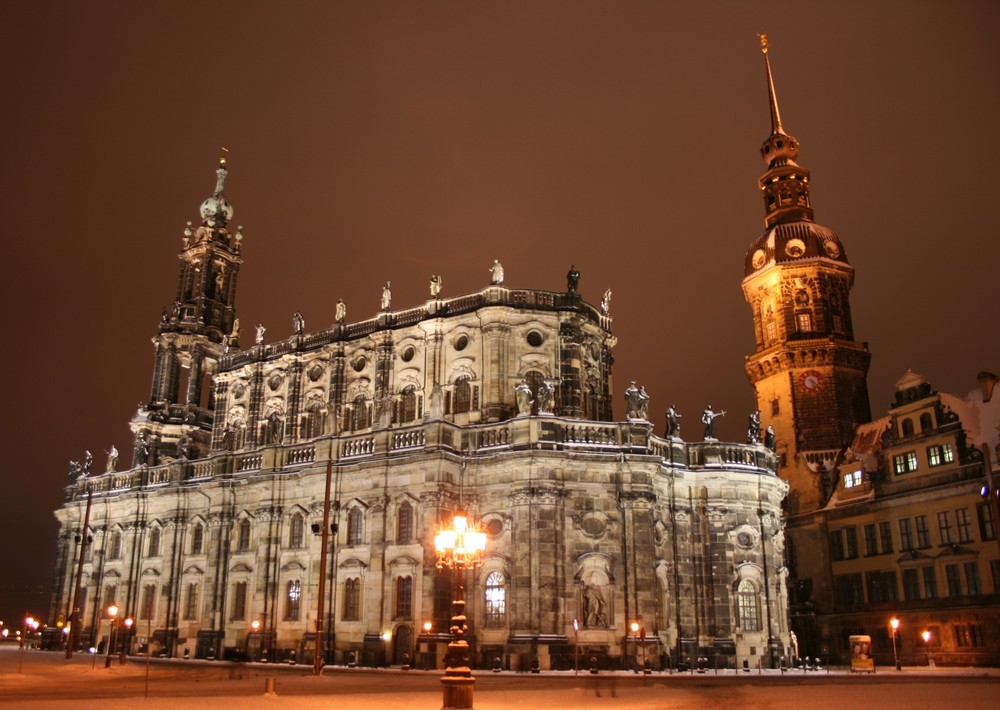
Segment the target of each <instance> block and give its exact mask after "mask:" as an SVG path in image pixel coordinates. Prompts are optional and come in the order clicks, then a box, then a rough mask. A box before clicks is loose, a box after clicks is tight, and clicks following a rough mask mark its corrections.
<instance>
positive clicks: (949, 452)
mask: <svg viewBox="0 0 1000 710" xmlns="http://www.w3.org/2000/svg"><path fill="white" fill-rule="evenodd" d="M954 461H955V450H954V449H953V448H952V447H951V444H941V445H940V446H928V447H927V462H928V463H929V464H930V465H931V466H941V465H942V464H946V463H954Z"/></svg>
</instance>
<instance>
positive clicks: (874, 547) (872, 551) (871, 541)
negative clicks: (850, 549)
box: [864, 525, 878, 557]
mask: <svg viewBox="0 0 1000 710" xmlns="http://www.w3.org/2000/svg"><path fill="white" fill-rule="evenodd" d="M864 533H865V555H866V556H868V557H871V556H872V555H877V554H878V540H877V538H876V537H875V526H874V525H865V527H864Z"/></svg>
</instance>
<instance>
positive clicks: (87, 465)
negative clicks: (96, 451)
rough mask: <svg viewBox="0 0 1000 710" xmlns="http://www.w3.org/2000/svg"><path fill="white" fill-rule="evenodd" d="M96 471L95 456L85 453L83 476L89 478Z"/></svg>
mask: <svg viewBox="0 0 1000 710" xmlns="http://www.w3.org/2000/svg"><path fill="white" fill-rule="evenodd" d="M93 470H94V455H93V454H92V453H90V452H89V451H84V452H83V475H84V476H89V475H90V473H91V471H93Z"/></svg>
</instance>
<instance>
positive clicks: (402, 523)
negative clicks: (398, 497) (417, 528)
mask: <svg viewBox="0 0 1000 710" xmlns="http://www.w3.org/2000/svg"><path fill="white" fill-rule="evenodd" d="M412 541H413V506H412V505H410V502H409V501H403V503H402V504H401V505H400V506H399V515H398V516H397V518H396V543H397V544H400V545H406V544H408V543H410V542H412Z"/></svg>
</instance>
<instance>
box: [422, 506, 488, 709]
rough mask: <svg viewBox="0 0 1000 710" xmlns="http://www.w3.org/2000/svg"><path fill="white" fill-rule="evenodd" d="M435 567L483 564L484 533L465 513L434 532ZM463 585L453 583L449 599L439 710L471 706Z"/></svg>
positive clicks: (459, 567) (470, 677) (471, 567)
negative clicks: (448, 631) (448, 639)
mask: <svg viewBox="0 0 1000 710" xmlns="http://www.w3.org/2000/svg"><path fill="white" fill-rule="evenodd" d="M434 549H435V550H436V551H437V567H438V569H444V568H445V567H447V568H448V569H454V570H457V571H458V572H459V576H460V575H461V572H462V571H463V570H467V569H474V568H476V567H479V566H480V565H482V564H483V555H484V554H485V552H486V533H485V532H483V531H482V530H480V529H479V527H478V526H476V525H471V526H470V525H469V519H468V516H466V515H465V514H464V513H456V514H455V517H454V518H453V520H452V524H451V527H447V528H445V527H442V528H441V529H440V530H438V532H437V535H435V536H434ZM464 591H465V590H464V589H463V587H462V585H461V583H458V584H456V585H455V599H454V601H452V603H451V636H452V640H451V643H449V644H448V666H447V668H445V671H444V676H442V678H441V685H442V688H443V691H444V704H443V706H442V710H448V709H449V708H471V707H472V686H473V685H474V684H475V682H476V679H475V678H473V677H472V669H471V668H469V643H468V641H466V639H465V634H466V633H467V632H468V630H469V627H468V626H467V625H466V623H465V622H466V616H465V598H464V594H463V593H464Z"/></svg>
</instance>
